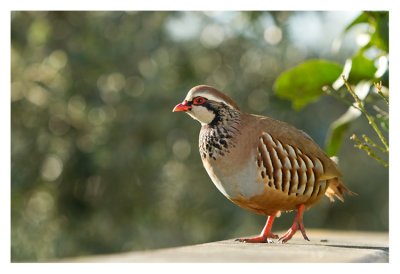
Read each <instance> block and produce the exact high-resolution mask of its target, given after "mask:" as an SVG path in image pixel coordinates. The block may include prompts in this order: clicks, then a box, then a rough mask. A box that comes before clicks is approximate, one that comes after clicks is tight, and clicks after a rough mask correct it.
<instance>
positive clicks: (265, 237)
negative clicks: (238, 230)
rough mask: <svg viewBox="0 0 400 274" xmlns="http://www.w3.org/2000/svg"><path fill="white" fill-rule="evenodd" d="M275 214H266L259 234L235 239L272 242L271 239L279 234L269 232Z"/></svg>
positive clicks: (248, 241) (246, 241)
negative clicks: (266, 216)
mask: <svg viewBox="0 0 400 274" xmlns="http://www.w3.org/2000/svg"><path fill="white" fill-rule="evenodd" d="M274 218H275V216H268V220H267V223H266V224H265V227H264V229H263V231H262V232H261V235H260V236H258V237H254V238H240V239H236V240H235V241H239V242H245V243H272V239H278V238H279V236H278V235H276V234H272V233H271V227H272V223H273V222H274Z"/></svg>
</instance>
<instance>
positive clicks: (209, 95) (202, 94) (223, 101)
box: [185, 92, 235, 108]
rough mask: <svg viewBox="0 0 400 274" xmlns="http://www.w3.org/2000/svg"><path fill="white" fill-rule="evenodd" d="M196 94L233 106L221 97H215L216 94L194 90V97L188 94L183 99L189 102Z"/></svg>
mask: <svg viewBox="0 0 400 274" xmlns="http://www.w3.org/2000/svg"><path fill="white" fill-rule="evenodd" d="M198 96H201V97H204V98H206V99H208V100H213V101H216V102H220V103H224V104H225V105H228V106H230V107H232V108H235V107H234V106H232V105H231V104H229V103H228V102H226V101H225V100H223V99H222V98H221V97H216V96H214V95H212V94H211V93H209V92H196V94H195V96H194V97H193V96H192V95H188V96H186V98H185V100H187V101H188V102H190V101H192V100H193V99H194V98H196V97H198Z"/></svg>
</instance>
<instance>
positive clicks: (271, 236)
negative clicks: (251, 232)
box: [235, 233, 279, 243]
mask: <svg viewBox="0 0 400 274" xmlns="http://www.w3.org/2000/svg"><path fill="white" fill-rule="evenodd" d="M278 238H279V236H278V235H276V234H272V233H270V234H268V235H265V236H264V235H261V236H258V237H254V238H240V239H236V240H235V241H238V242H244V243H273V241H272V239H278Z"/></svg>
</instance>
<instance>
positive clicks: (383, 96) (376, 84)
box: [374, 81, 389, 105]
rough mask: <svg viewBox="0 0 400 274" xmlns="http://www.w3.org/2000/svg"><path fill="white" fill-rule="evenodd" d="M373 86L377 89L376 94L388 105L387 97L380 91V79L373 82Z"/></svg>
mask: <svg viewBox="0 0 400 274" xmlns="http://www.w3.org/2000/svg"><path fill="white" fill-rule="evenodd" d="M374 86H375V87H376V89H377V90H378V94H379V95H380V96H381V97H382V98H383V99H384V100H385V101H386V104H388V105H389V98H388V97H386V95H385V94H383V92H382V81H380V82H379V83H374Z"/></svg>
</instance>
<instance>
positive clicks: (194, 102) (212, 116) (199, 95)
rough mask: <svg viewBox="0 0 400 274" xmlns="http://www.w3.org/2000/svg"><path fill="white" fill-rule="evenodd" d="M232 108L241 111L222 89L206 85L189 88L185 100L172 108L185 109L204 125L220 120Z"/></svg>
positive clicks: (176, 109)
mask: <svg viewBox="0 0 400 274" xmlns="http://www.w3.org/2000/svg"><path fill="white" fill-rule="evenodd" d="M230 110H234V111H239V110H240V109H239V107H238V105H236V103H235V102H234V101H233V100H232V99H231V98H229V97H228V96H227V95H225V94H223V93H222V92H221V91H219V90H217V89H215V88H213V87H210V86H206V85H200V86H196V87H194V88H192V89H191V90H189V92H188V94H187V95H186V98H185V100H183V102H182V103H180V104H178V105H176V106H175V108H174V109H173V110H172V111H173V112H175V111H184V112H186V113H187V114H189V115H190V116H192V117H193V118H194V119H196V120H197V121H199V122H200V123H201V124H202V125H209V124H212V123H216V122H217V121H220V120H221V118H222V115H224V113H226V112H229V111H230Z"/></svg>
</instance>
